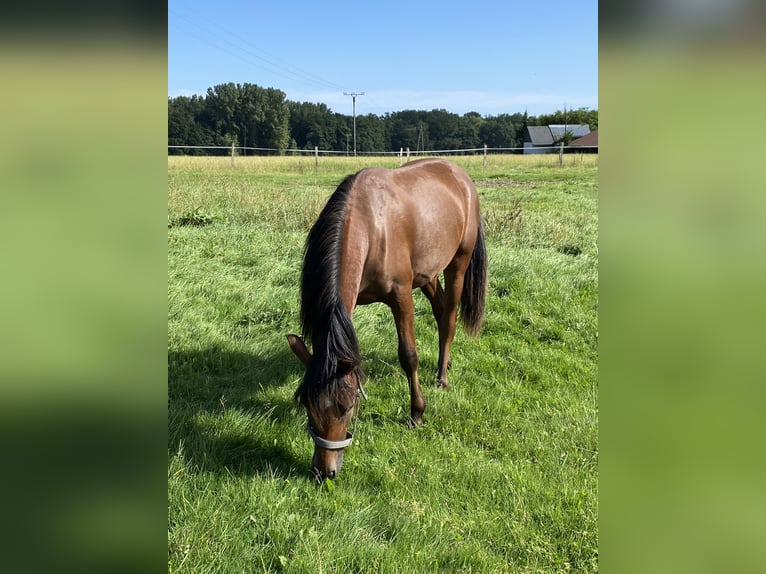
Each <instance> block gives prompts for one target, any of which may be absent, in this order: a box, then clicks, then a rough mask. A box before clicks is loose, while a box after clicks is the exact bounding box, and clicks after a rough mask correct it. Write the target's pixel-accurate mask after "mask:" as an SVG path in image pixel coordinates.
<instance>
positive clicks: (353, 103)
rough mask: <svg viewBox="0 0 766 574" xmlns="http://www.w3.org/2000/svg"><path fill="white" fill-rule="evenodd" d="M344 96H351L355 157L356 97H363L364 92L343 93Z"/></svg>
mask: <svg viewBox="0 0 766 574" xmlns="http://www.w3.org/2000/svg"><path fill="white" fill-rule="evenodd" d="M343 95H344V96H351V102H352V106H353V107H352V109H353V115H354V157H356V97H357V96H363V95H364V92H343Z"/></svg>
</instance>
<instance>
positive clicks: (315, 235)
mask: <svg viewBox="0 0 766 574" xmlns="http://www.w3.org/2000/svg"><path fill="white" fill-rule="evenodd" d="M355 177H356V175H350V176H348V177H347V178H346V179H344V180H343V182H341V184H340V185H339V186H338V188H337V189H336V190H335V192H334V193H333V194H332V195H331V196H330V199H329V200H328V201H327V205H325V207H324V209H323V210H322V213H320V214H319V218H318V219H317V221H316V223H314V225H313V227H312V228H311V231H309V234H308V237H307V238H306V246H305V250H304V256H303V272H302V274H301V326H302V327H301V328H302V333H303V338H304V339H305V340H308V339H311V344H312V346H313V353H314V355H313V359H312V360H311V364H310V366H309V368H308V369H307V370H306V375H305V377H304V379H303V382H302V383H301V385H300V386H299V387H298V389H297V390H296V392H295V397H296V398H297V399H299V400H300V402H301V403H302V404H304V405H307V404H308V401H309V399H310V397H312V396H316V395H317V394H318V393H319V391H321V390H323V389H324V388H326V387H328V386H329V387H330V391H331V393H333V394H335V393H336V392H337V390H338V389H337V387H338V382H339V381H340V377H341V376H342V375H343V374H345V373H346V372H348V370H349V369H354V370H356V371H357V375H358V376H359V378H360V380H361V379H362V378H363V377H364V375H363V373H362V371H361V362H362V361H361V353H360V351H359V342H358V341H357V338H356V332H355V331H354V326H353V324H352V323H351V318H350V317H349V316H348V313H347V312H346V309H345V307H344V306H343V303H342V301H341V299H340V275H341V254H342V250H343V229H344V225H345V220H346V212H347V208H348V198H349V195H350V192H351V187H352V185H353V183H354V179H355Z"/></svg>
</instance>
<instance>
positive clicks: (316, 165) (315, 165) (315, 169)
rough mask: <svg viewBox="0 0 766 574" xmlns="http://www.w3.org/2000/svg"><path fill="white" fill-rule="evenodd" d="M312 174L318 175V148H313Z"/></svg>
mask: <svg viewBox="0 0 766 574" xmlns="http://www.w3.org/2000/svg"><path fill="white" fill-rule="evenodd" d="M314 173H319V146H314Z"/></svg>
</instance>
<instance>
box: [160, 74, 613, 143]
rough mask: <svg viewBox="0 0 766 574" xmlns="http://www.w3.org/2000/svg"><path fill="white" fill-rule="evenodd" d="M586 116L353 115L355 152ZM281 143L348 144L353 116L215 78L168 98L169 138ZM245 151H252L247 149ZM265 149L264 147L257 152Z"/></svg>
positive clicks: (586, 119)
mask: <svg viewBox="0 0 766 574" xmlns="http://www.w3.org/2000/svg"><path fill="white" fill-rule="evenodd" d="M564 123H568V124H588V125H589V126H590V129H591V130H596V129H598V110H590V109H588V108H579V109H576V110H564V111H561V110H560V111H556V112H554V113H552V114H544V115H540V116H528V115H527V114H526V112H525V113H518V112H517V113H513V114H499V115H497V116H485V117H483V116H481V115H480V114H478V113H476V112H469V113H467V114H464V115H462V116H461V115H457V114H453V113H451V112H448V111H446V110H431V111H415V110H405V111H401V112H393V113H387V114H385V115H383V116H377V115H375V114H367V115H357V117H356V148H357V151H359V152H373V151H396V150H399V149H400V148H402V149H407V148H409V149H410V150H412V151H413V152H417V151H427V150H453V149H474V148H481V147H483V146H484V145H485V144H486V145H487V146H488V147H490V148H517V147H521V146H522V144H523V139H524V129H525V127H526V126H528V125H530V126H533V125H549V124H564ZM232 144H234V145H235V146H236V147H249V148H263V149H266V150H280V151H274V152H272V153H284V150H288V149H299V150H313V149H314V146H316V147H318V148H319V149H320V150H325V151H339V152H349V153H351V152H353V146H354V141H353V118H352V116H351V115H345V114H339V113H336V112H333V111H331V110H330V109H329V108H328V107H327V106H326V105H325V104H321V103H316V104H315V103H308V102H300V103H298V102H292V101H289V100H287V98H286V95H285V93H284V92H282V91H281V90H277V89H274V88H262V87H260V86H257V85H255V84H248V83H245V84H234V83H228V84H220V85H217V86H214V87H212V88H208V90H207V94H206V95H205V96H196V95H195V96H191V97H187V96H178V97H175V98H168V145H169V146H173V145H175V146H231V145H232ZM215 152H219V153H221V154H224V153H228V152H227V151H226V150H196V149H188V148H187V149H177V148H176V149H173V148H170V149H168V153H171V154H204V155H211V154H213V153H215ZM245 153H256V152H252V151H250V152H248V151H247V150H246V151H245ZM257 153H263V152H257Z"/></svg>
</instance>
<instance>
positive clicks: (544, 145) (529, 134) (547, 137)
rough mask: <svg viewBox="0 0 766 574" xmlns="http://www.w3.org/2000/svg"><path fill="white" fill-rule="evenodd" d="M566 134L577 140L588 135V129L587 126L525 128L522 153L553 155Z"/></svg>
mask: <svg viewBox="0 0 766 574" xmlns="http://www.w3.org/2000/svg"><path fill="white" fill-rule="evenodd" d="M566 132H569V133H571V134H572V137H573V138H575V139H579V138H582V137H585V136H587V135H588V134H589V133H590V127H588V125H587V124H571V125H564V124H560V125H559V124H556V125H550V126H527V128H526V130H525V133H524V153H525V154H532V153H555V152H556V151H558V148H559V145H560V143H559V142H560V141H561V139H562V138H563V137H564V134H565V133H566Z"/></svg>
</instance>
